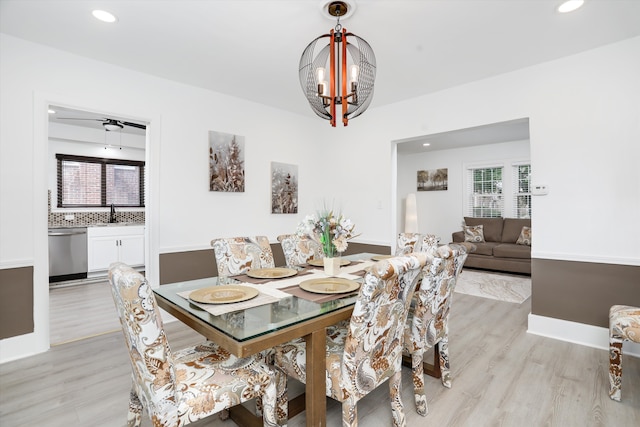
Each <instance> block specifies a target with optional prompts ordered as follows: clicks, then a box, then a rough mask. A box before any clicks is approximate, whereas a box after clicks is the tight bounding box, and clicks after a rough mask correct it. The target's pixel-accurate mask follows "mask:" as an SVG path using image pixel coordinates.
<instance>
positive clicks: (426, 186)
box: [417, 168, 449, 191]
mask: <svg viewBox="0 0 640 427" xmlns="http://www.w3.org/2000/svg"><path fill="white" fill-rule="evenodd" d="M448 186H449V169H446V168H445V169H434V170H423V171H418V187H417V190H418V191H442V190H447V189H448Z"/></svg>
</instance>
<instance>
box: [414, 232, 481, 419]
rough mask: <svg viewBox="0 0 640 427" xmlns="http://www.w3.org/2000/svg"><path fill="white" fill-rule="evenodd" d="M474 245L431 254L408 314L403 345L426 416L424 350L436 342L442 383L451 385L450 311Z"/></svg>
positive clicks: (417, 398) (419, 408)
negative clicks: (461, 274)
mask: <svg viewBox="0 0 640 427" xmlns="http://www.w3.org/2000/svg"><path fill="white" fill-rule="evenodd" d="M473 250H475V247H474V246H473V245H471V244H469V243H466V244H451V245H449V246H441V247H439V248H437V249H436V250H435V252H434V253H433V255H428V258H427V261H426V264H425V266H424V269H423V275H422V283H421V285H420V289H419V290H418V291H416V295H415V298H414V301H415V307H414V310H413V312H410V313H409V318H408V320H407V326H406V330H405V337H404V344H405V347H406V350H407V352H408V353H409V354H410V355H411V367H412V374H413V385H414V394H415V401H416V409H417V411H418V413H419V414H420V415H422V416H426V415H427V412H428V409H427V398H426V396H425V394H424V376H423V374H424V369H423V364H422V363H423V359H424V352H425V351H426V350H428V349H429V348H431V347H434V346H436V345H437V349H436V350H437V351H438V352H439V364H440V371H441V375H442V377H441V380H442V384H443V385H444V386H445V387H448V388H450V387H451V374H450V367H449V310H450V308H451V298H452V295H453V291H454V289H455V286H456V281H457V279H458V275H459V274H460V271H461V270H462V266H463V265H464V262H465V260H466V259H467V251H473Z"/></svg>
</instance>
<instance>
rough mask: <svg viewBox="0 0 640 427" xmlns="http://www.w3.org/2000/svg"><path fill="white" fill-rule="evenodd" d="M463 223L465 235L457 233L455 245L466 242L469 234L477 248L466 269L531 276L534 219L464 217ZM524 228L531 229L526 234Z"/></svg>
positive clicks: (455, 234) (467, 261)
mask: <svg viewBox="0 0 640 427" xmlns="http://www.w3.org/2000/svg"><path fill="white" fill-rule="evenodd" d="M464 222H465V226H466V234H465V230H463V231H457V232H455V233H453V234H452V238H453V242H454V243H458V242H464V241H465V235H466V238H467V241H470V242H471V243H473V244H474V245H476V250H475V252H472V253H470V254H469V255H468V256H467V260H466V262H465V263H464V266H465V267H472V268H482V269H487V270H497V271H505V272H510V273H524V274H531V219H520V218H471V217H465V218H464ZM480 225H481V226H482V227H477V226H480ZM523 227H528V230H527V229H525V231H524V233H523ZM474 232H475V233H476V234H475V235H474ZM527 232H528V233H527ZM521 233H522V235H521ZM479 234H481V235H482V236H483V237H484V239H483V240H479V237H480V235H479Z"/></svg>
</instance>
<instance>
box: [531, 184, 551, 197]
mask: <svg viewBox="0 0 640 427" xmlns="http://www.w3.org/2000/svg"><path fill="white" fill-rule="evenodd" d="M531 194H533V195H534V196H546V195H547V194H549V186H548V185H546V184H534V185H533V187H532V188H531Z"/></svg>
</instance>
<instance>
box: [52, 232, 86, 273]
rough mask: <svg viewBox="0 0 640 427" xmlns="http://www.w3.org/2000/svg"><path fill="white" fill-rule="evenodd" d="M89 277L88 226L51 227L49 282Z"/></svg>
mask: <svg viewBox="0 0 640 427" xmlns="http://www.w3.org/2000/svg"><path fill="white" fill-rule="evenodd" d="M86 278H87V227H73V228H50V229H49V283H53V282H61V281H64V280H75V279H86Z"/></svg>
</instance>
